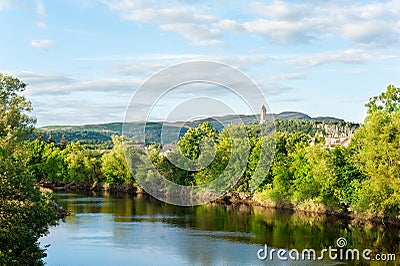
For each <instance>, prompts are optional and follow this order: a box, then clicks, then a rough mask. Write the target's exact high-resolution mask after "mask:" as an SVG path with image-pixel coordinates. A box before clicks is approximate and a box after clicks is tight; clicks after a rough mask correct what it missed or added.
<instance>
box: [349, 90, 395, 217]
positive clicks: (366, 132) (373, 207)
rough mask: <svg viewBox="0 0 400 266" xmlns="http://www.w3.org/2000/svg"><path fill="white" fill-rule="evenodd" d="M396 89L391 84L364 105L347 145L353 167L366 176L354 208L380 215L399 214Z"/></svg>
mask: <svg viewBox="0 0 400 266" xmlns="http://www.w3.org/2000/svg"><path fill="white" fill-rule="evenodd" d="M399 95H400V88H396V87H394V86H393V85H390V86H388V87H387V90H386V91H385V92H383V93H382V94H381V95H379V96H375V97H373V98H371V99H370V102H369V103H368V104H366V107H367V108H368V116H367V117H366V119H365V124H364V125H363V126H362V127H361V128H360V129H359V130H358V131H356V133H355V135H354V137H353V140H352V143H351V147H352V148H353V149H354V150H355V154H354V158H355V162H356V165H357V167H358V168H359V169H360V171H361V172H362V173H363V174H365V175H366V176H367V178H366V179H365V180H364V181H363V182H362V187H361V189H360V190H359V192H358V193H357V199H358V201H357V203H356V204H355V207H356V208H357V209H358V210H359V211H366V212H369V213H372V214H375V215H380V216H398V215H399V214H400V163H399V162H400V153H399V150H400V97H399Z"/></svg>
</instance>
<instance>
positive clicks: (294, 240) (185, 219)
mask: <svg viewBox="0 0 400 266" xmlns="http://www.w3.org/2000/svg"><path fill="white" fill-rule="evenodd" d="M56 197H57V200H58V202H59V203H60V204H61V205H62V206H63V207H64V208H65V209H67V210H68V211H69V212H71V213H72V215H71V216H69V217H67V218H66V223H65V224H61V225H60V226H58V227H55V228H52V230H51V234H50V235H49V236H48V237H46V238H45V239H43V240H42V242H43V244H48V243H50V244H51V247H50V248H49V249H48V258H47V259H46V261H47V262H48V264H49V265H53V264H57V265H73V264H86V265H88V264H91V265H99V264H103V265H106V264H114V265H118V264H124V265H125V264H131V265H133V264H137V265H139V264H140V265H149V264H151V265H158V264H164V265H174V264H176V265H177V264H181V265H185V264H198V265H218V264H222V265H257V264H260V265H265V264H266V262H262V261H259V260H258V259H257V256H256V252H257V250H258V249H259V248H261V247H262V246H263V245H264V244H265V243H267V244H268V246H269V247H277V248H285V249H294V248H296V249H298V250H302V249H305V248H313V249H316V250H319V251H320V250H321V249H323V248H325V247H328V246H334V245H335V243H336V239H337V238H339V237H345V238H346V239H347V240H348V246H347V247H348V248H357V249H360V250H362V249H365V248H369V249H371V250H373V251H374V252H380V253H396V254H399V253H400V248H399V243H400V242H399V240H400V234H399V232H400V231H399V229H398V228H387V227H386V228H385V227H383V226H380V227H377V226H375V227H374V226H357V225H352V224H351V223H348V222H347V221H344V220H340V219H336V217H326V216H320V215H306V214H301V213H289V212H284V211H279V210H274V209H266V208H262V207H260V206H247V205H224V204H219V203H213V204H208V205H202V206H196V207H180V206H174V205H169V204H166V203H163V202H160V201H158V200H156V199H153V198H151V197H149V196H147V195H138V196H135V197H130V196H124V195H110V194H101V195H100V194H95V193H90V194H86V195H80V194H69V193H66V194H57V195H56ZM46 241H47V242H46ZM71 254H74V255H73V256H71ZM399 257H400V255H399ZM282 263H283V262H279V261H276V260H275V261H273V263H272V264H275V265H281V264H282ZM287 263H289V262H287ZM287 263H286V264H287ZM328 263H329V264H335V263H338V262H337V261H336V262H329V261H323V262H319V264H322V265H326V264H328ZM353 263H354V262H353ZM268 264H270V262H268ZM297 264H299V265H310V262H309V261H308V262H299V263H296V265H297ZM347 264H351V263H349V262H347ZM290 265H294V264H293V262H290ZM377 265H378V264H377ZM379 265H382V264H379Z"/></svg>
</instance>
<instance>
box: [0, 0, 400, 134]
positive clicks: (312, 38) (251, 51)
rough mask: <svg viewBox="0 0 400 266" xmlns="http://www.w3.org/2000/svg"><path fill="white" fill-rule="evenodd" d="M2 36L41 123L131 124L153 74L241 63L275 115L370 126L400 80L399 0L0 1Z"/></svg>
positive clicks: (2, 47) (0, 61) (4, 64)
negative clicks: (382, 98)
mask: <svg viewBox="0 0 400 266" xmlns="http://www.w3.org/2000/svg"><path fill="white" fill-rule="evenodd" d="M0 32H1V39H0V72H2V73H5V74H11V75H13V76H17V77H19V78H20V79H22V80H23V81H24V82H26V83H28V84H29V86H28V88H27V91H26V93H25V94H26V96H27V98H28V99H30V100H31V101H32V104H33V107H34V115H35V116H36V117H37V119H38V125H39V126H43V125H50V124H83V123H100V122H110V121H122V120H123V119H124V113H125V110H126V107H127V105H128V104H129V101H130V99H131V97H132V94H133V93H134V92H135V90H136V89H137V88H138V87H139V86H140V85H141V84H142V83H143V82H144V81H145V80H146V79H147V78H148V77H149V76H150V75H153V74H155V73H157V72H158V71H160V70H161V69H164V68H165V67H167V66H169V65H172V64H177V63H181V62H185V61H192V60H212V61H217V62H222V63H225V64H228V65H232V66H234V67H235V68H237V69H239V70H241V71H242V72H244V73H245V74H246V75H248V76H249V77H251V78H252V79H253V80H254V81H255V82H256V83H257V84H258V86H259V87H260V88H261V90H262V92H263V93H264V95H265V97H266V99H267V101H268V103H269V106H270V108H271V110H272V112H274V113H278V112H281V111H286V110H293V111H301V112H304V113H307V114H309V115H311V116H320V115H329V116H336V117H340V118H343V119H345V120H348V121H356V122H362V121H363V119H364V117H365V108H364V106H363V105H364V104H365V103H366V102H367V101H368V99H369V98H370V97H372V96H374V95H377V94H379V93H380V92H381V91H383V90H384V89H385V88H386V86H387V85H388V84H395V85H397V86H400V49H399V48H400V42H399V41H400V1H398V0H393V1H344V0H343V1H342V0H332V1H316V0H309V1H289V0H287V1H259V2H252V1H227V0H226V1H225V0H223V1H191V0H187V1H183V0H182V1H181V0H171V1H151V0H143V1H140V0H139V1H135V0H57V1H54V0H52V1H50V0H0ZM190 89H191V90H193V91H191V93H188V94H187V95H191V96H188V97H193V95H194V96H196V88H195V86H191V88H190ZM219 93H223V92H219ZM222 98H223V97H222ZM164 102H167V103H168V101H164ZM148 104H151V103H148ZM161 109H162V108H161ZM153 115H154V117H155V118H157V114H153Z"/></svg>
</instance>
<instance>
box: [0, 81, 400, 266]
mask: <svg viewBox="0 0 400 266" xmlns="http://www.w3.org/2000/svg"><path fill="white" fill-rule="evenodd" d="M25 87H26V84H24V83H23V82H21V81H20V80H19V79H17V78H13V77H10V76H5V75H2V74H0V102H1V105H0V188H1V195H0V196H1V197H0V212H1V213H0V241H1V243H3V244H2V245H1V248H0V264H21V263H23V261H19V260H21V258H22V259H25V260H26V261H29V262H32V261H36V262H37V263H38V264H40V262H41V261H40V259H41V258H42V257H43V256H45V253H44V251H43V250H42V249H41V248H40V247H39V245H38V242H37V241H38V239H39V237H41V236H43V235H45V234H46V233H48V226H49V225H50V224H55V223H56V222H55V220H54V217H55V215H56V210H55V208H54V202H53V201H52V197H51V194H50V193H45V192H43V191H40V189H39V186H38V184H43V183H45V182H57V183H77V184H91V185H93V184H100V185H102V186H105V187H106V186H107V185H110V184H112V185H115V186H123V185H131V186H136V187H137V186H138V184H137V183H136V181H135V179H136V178H139V177H142V178H143V176H148V175H149V174H151V172H149V168H148V165H146V160H145V159H144V156H147V154H148V155H149V157H150V159H151V162H152V164H153V165H154V166H155V168H156V169H157V171H158V173H159V174H161V175H162V176H163V177H165V178H166V179H168V180H170V181H172V182H173V183H176V184H180V185H185V186H201V185H203V184H206V183H208V182H211V181H212V180H214V179H216V178H217V177H218V176H220V175H221V173H223V172H224V171H225V170H226V167H227V165H228V163H229V160H230V159H231V151H232V149H233V147H234V146H235V145H236V146H239V147H241V146H245V145H246V146H247V147H248V148H249V155H248V159H247V161H246V162H245V165H244V166H245V169H244V171H243V172H242V174H241V176H240V178H239V180H238V182H237V184H236V185H235V186H234V187H233V189H232V191H235V192H240V193H244V194H247V195H248V196H249V197H251V198H253V199H256V200H258V201H260V202H265V203H268V204H269V205H272V206H291V207H292V208H298V209H301V210H309V211H328V210H329V211H333V212H346V213H347V212H351V213H353V214H355V215H362V216H363V217H366V218H371V219H372V218H375V219H376V218H379V219H385V220H388V221H399V214H400V153H399V150H400V149H399V148H400V147H399V146H400V88H397V87H395V86H393V85H389V86H388V87H387V88H386V90H385V91H384V92H382V93H381V94H380V95H378V96H374V97H372V98H371V99H370V101H369V102H368V103H367V104H366V108H367V117H366V119H365V121H364V124H362V125H361V126H360V127H358V126H357V129H355V132H354V134H353V136H352V138H351V142H350V144H349V145H348V146H346V147H343V146H339V147H335V148H330V147H328V146H326V144H325V141H324V137H323V136H319V135H317V134H315V133H316V132H315V130H314V129H313V127H312V123H315V121H314V122H310V121H308V122H304V121H301V120H293V122H289V121H284V122H282V121H279V120H278V121H277V124H276V129H277V130H276V131H274V132H271V134H269V135H268V136H263V135H262V134H260V132H261V129H260V127H261V126H262V125H259V124H252V125H237V124H236V125H235V124H231V125H230V126H228V127H227V128H224V129H222V130H221V131H218V130H216V129H215V128H213V127H212V126H211V125H210V124H209V123H207V122H204V123H202V124H200V125H198V126H194V127H191V128H189V129H188V130H187V131H186V133H185V134H184V135H183V136H182V137H181V138H180V139H179V141H178V142H177V149H176V150H173V151H171V152H169V153H168V154H167V153H165V152H163V151H162V146H161V145H160V144H159V143H146V146H145V147H143V148H139V147H134V146H131V147H130V148H129V150H128V154H129V160H126V159H125V153H126V151H124V146H123V145H124V143H125V144H126V141H127V140H124V139H123V137H122V136H116V135H114V136H112V137H111V138H112V145H109V147H108V146H97V147H96V146H90V147H88V145H86V144H82V143H79V142H74V141H72V142H69V141H68V139H67V138H65V136H64V137H61V139H60V140H59V141H56V140H55V139H54V138H53V137H51V136H50V137H48V138H44V137H43V136H38V137H37V138H36V139H35V140H30V139H29V136H31V135H32V134H33V132H34V130H35V128H34V125H35V119H34V118H32V117H31V116H29V112H30V111H31V110H32V108H31V104H30V102H29V101H28V100H27V99H25V97H24V96H22V94H21V92H23V91H24V89H25ZM283 125H284V126H283ZM310 125H311V126H310ZM282 128H284V130H283V129H282ZM238 131H244V132H246V133H247V140H246V141H245V140H243V139H241V138H240V137H237V136H235V134H233V135H232V132H238ZM271 141H272V142H271ZM204 142H207V143H208V144H209V145H208V146H204V145H203V144H204ZM265 142H266V143H269V144H268V145H269V146H268V147H269V148H271V147H273V149H274V152H273V157H271V161H270V167H264V168H263V167H261V168H257V165H258V162H259V161H260V160H261V157H262V153H263V149H264V148H265V147H264V146H263V143H265ZM242 144H243V145H242ZM272 144H273V145H272ZM202 145H203V146H202ZM271 145H272V146H271ZM111 147H112V148H111ZM207 147H212V149H213V151H212V152H214V153H215V155H214V157H213V160H212V161H211V163H210V164H208V165H207V166H206V167H198V168H195V169H192V170H184V169H181V168H179V167H177V166H175V165H174V164H173V163H171V161H170V158H174V156H178V155H184V156H185V157H186V158H189V159H192V160H198V161H199V162H201V161H202V156H204V154H207V153H208V152H211V150H208V148H207ZM127 161H128V162H129V163H133V164H134V165H136V166H137V167H134V168H133V170H132V171H130V169H129V167H128V163H127ZM254 175H257V176H258V177H260V178H262V184H261V186H259V187H258V188H257V189H256V190H253V189H252V184H251V180H252V178H253V176H254ZM26 261H25V262H26Z"/></svg>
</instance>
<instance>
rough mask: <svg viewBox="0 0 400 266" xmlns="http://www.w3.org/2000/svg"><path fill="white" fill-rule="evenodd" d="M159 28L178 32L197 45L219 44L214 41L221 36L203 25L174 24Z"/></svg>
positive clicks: (216, 31)
mask: <svg viewBox="0 0 400 266" xmlns="http://www.w3.org/2000/svg"><path fill="white" fill-rule="evenodd" d="M160 28H161V29H163V30H170V31H175V32H178V33H179V34H181V35H182V36H183V37H185V38H186V39H188V40H191V41H193V43H194V44H197V45H210V44H211V45H215V44H221V42H220V41H218V40H216V39H215V38H217V37H219V36H220V35H221V32H220V31H219V30H218V29H213V28H209V27H208V26H205V25H197V24H188V23H174V24H164V25H161V26H160Z"/></svg>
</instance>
